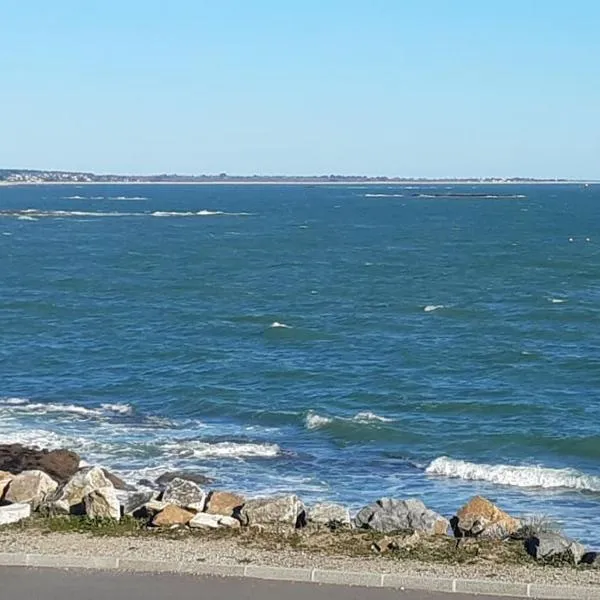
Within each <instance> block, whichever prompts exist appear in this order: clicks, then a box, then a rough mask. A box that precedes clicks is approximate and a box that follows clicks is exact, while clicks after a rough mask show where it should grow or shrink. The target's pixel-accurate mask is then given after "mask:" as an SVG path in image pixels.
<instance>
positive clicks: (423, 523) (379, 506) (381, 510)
mask: <svg viewBox="0 0 600 600" xmlns="http://www.w3.org/2000/svg"><path fill="white" fill-rule="evenodd" d="M354 523H355V525H356V527H357V528H359V529H373V530H374V531H378V532H380V533H392V532H394V531H418V532H421V533H426V534H428V535H434V534H438V535H445V534H446V533H447V531H448V527H449V526H450V522H449V521H448V519H445V518H444V517H442V516H441V515H440V514H438V513H436V512H435V511H433V510H430V509H429V508H427V507H426V506H425V504H423V502H421V500H417V499H415V498H410V499H409V500H395V499H393V498H381V499H380V500H377V502H374V503H373V504H370V505H369V506H365V507H364V508H363V509H362V510H361V511H360V512H359V513H358V514H357V515H356V517H355V518H354Z"/></svg>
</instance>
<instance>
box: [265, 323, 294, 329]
mask: <svg viewBox="0 0 600 600" xmlns="http://www.w3.org/2000/svg"><path fill="white" fill-rule="evenodd" d="M269 327H270V328H271V329H293V327H292V326H291V325H286V324H285V323H280V322H279V321H274V322H273V323H271V325H269Z"/></svg>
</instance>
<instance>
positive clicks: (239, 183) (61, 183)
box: [0, 179, 600, 187]
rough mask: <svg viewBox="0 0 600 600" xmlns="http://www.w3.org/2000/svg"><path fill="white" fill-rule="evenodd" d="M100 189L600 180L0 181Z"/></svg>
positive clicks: (13, 184) (8, 185)
mask: <svg viewBox="0 0 600 600" xmlns="http://www.w3.org/2000/svg"><path fill="white" fill-rule="evenodd" d="M45 185H52V186H75V187H77V186H99V185H179V186H181V185H190V186H191V185H204V186H206V185H218V186H223V185H235V186H244V185H250V186H257V185H286V186H299V185H300V186H302V185H303V186H313V185H314V186H352V187H356V186H395V187H403V186H428V185H452V186H459V185H469V186H472V185H489V186H495V185H586V186H587V185H600V181H575V180H569V181H548V180H539V181H533V180H531V181H477V180H472V181H462V180H461V181H445V180H435V179H431V180H427V181H422V180H421V181H419V180H414V181H408V180H406V181H404V180H402V181H400V180H396V181H395V180H391V181H310V180H307V181H287V180H284V179H283V180H275V181H264V180H259V181H251V180H244V181H235V180H234V181H218V180H214V181H0V187H2V186H4V187H17V186H21V187H23V186H45Z"/></svg>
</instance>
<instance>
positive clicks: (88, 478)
mask: <svg viewBox="0 0 600 600" xmlns="http://www.w3.org/2000/svg"><path fill="white" fill-rule="evenodd" d="M110 487H113V484H112V483H111V482H110V481H109V480H108V478H107V477H106V475H105V474H104V471H103V470H102V469H101V468H100V467H85V468H83V469H81V470H79V471H77V473H75V475H73V477H71V479H69V481H68V482H67V483H66V484H64V485H63V486H62V487H60V488H59V489H58V490H57V492H56V494H55V495H54V496H53V497H52V498H51V499H50V501H49V503H48V505H47V506H48V510H49V512H51V513H59V514H60V513H62V514H76V515H83V514H85V504H84V498H85V497H86V496H88V495H89V494H91V493H92V492H94V491H96V490H99V489H102V488H110Z"/></svg>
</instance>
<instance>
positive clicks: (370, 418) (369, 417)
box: [352, 411, 394, 423]
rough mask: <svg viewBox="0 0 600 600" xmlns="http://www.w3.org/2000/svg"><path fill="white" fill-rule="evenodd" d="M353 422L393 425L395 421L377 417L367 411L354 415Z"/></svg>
mask: <svg viewBox="0 0 600 600" xmlns="http://www.w3.org/2000/svg"><path fill="white" fill-rule="evenodd" d="M352 420H353V421H356V422H357V423H391V422H392V421H393V420H394V419H390V418H389V417H382V416H381V415H376V414H375V413H374V412H370V411H365V412H359V413H358V414H356V415H354V417H352Z"/></svg>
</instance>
